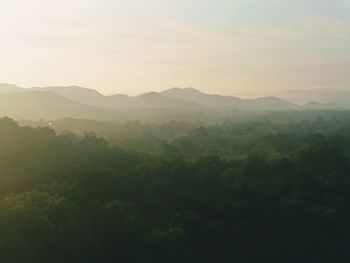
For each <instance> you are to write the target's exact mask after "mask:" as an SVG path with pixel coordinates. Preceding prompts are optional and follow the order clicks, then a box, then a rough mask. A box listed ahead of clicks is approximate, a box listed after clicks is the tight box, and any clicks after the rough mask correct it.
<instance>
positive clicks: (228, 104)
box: [161, 88, 298, 110]
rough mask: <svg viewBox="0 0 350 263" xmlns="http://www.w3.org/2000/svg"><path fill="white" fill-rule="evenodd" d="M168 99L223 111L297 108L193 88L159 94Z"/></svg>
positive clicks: (270, 99)
mask: <svg viewBox="0 0 350 263" xmlns="http://www.w3.org/2000/svg"><path fill="white" fill-rule="evenodd" d="M161 94H162V95H164V96H167V97H169V98H174V99H181V100H184V101H188V102H193V103H197V104H199V105H203V106H207V107H211V108H216V109H225V110H291V109H296V108H297V107H298V106H297V105H295V104H292V103H290V102H288V101H285V100H283V99H280V98H276V97H265V98H258V99H254V100H244V99H240V98H237V97H233V96H222V95H211V94H206V93H203V92H201V91H199V90H196V89H193V88H185V89H180V88H173V89H169V90H165V91H163V92H161Z"/></svg>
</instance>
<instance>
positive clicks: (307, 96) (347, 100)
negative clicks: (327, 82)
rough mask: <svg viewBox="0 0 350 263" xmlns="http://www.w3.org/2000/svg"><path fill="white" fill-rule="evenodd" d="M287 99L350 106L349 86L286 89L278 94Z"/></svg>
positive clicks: (297, 101) (304, 102) (301, 102)
mask: <svg viewBox="0 0 350 263" xmlns="http://www.w3.org/2000/svg"><path fill="white" fill-rule="evenodd" d="M279 96H280V97H283V98H285V99H287V100H289V101H295V102H296V103H299V104H307V103H309V102H310V101H311V102H315V101H317V102H320V103H329V102H332V103H334V104H336V106H337V107H343V108H350V88H318V89H301V90H287V91H283V92H281V93H280V95H279Z"/></svg>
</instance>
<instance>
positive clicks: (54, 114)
mask: <svg viewBox="0 0 350 263" xmlns="http://www.w3.org/2000/svg"><path fill="white" fill-rule="evenodd" d="M0 115H1V116H10V117H14V118H20V119H24V118H27V119H58V118H65V117H75V118H100V119H103V118H106V119H107V118H108V116H112V113H111V112H108V111H106V110H105V109H102V108H97V107H92V106H87V105H83V104H80V103H77V102H74V101H71V100H68V99H66V98H65V97H63V96H61V95H59V94H57V93H55V92H51V91H45V92H35V91H27V92H18V93H8V94H0Z"/></svg>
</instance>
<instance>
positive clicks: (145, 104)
mask: <svg viewBox="0 0 350 263" xmlns="http://www.w3.org/2000/svg"><path fill="white" fill-rule="evenodd" d="M30 90H33V91H52V92H55V93H57V94H60V95H62V96H63V97H65V98H67V99H70V100H72V101H76V102H79V103H82V104H85V105H91V106H98V107H106V108H119V109H120V108H197V107H199V106H198V105H195V104H194V103H190V102H186V101H181V100H178V99H172V98H168V97H165V96H163V95H161V94H159V93H156V92H150V93H145V94H142V95H140V96H136V97H129V96H127V95H122V94H116V95H111V96H104V95H102V94H101V93H99V92H97V91H96V90H92V89H85V88H82V87H77V86H69V87H44V88H32V89H30Z"/></svg>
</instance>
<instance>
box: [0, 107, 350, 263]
mask: <svg viewBox="0 0 350 263" xmlns="http://www.w3.org/2000/svg"><path fill="white" fill-rule="evenodd" d="M308 114H312V113H308ZM340 114H341V115H342V116H341V117H340V118H334V116H333V115H329V116H328V115H325V117H319V116H314V117H313V118H309V120H306V119H303V120H302V119H295V118H294V119H288V118H286V119H284V121H281V118H280V117H279V116H273V117H271V118H267V117H266V116H260V117H258V118H248V119H239V120H237V121H230V120H227V121H223V122H221V123H210V124H205V123H186V122H168V123H163V124H145V123H140V122H128V123H108V122H94V121H88V120H74V119H65V120H60V121H59V120H58V121H55V122H53V123H49V122H48V121H42V122H36V123H34V122H28V121H27V122H25V121H22V122H21V123H20V124H21V125H19V124H18V123H17V122H15V121H13V120H12V119H9V118H3V119H1V120H0V180H1V184H0V198H1V199H0V261H1V262H4V263H17V262H18V263H26V262H30V263H32V262H37V263H41V262H52V263H55V262H57V263H62V262H64V263H66V262H67V263H69V262H71V263H76V262H86V263H89V262H90V263H112V262H113V263H114V262H128V263H142V262H144V263H153V262H154V263H157V262H188V263H192V262H208V263H209V262H210V263H212V262H293V263H294V262H308V263H312V262H343V261H344V262H348V260H349V259H350V224H349V222H350V173H349V172H350V120H348V119H347V118H345V117H344V116H345V113H344V114H343V113H340ZM343 115H344V116H343ZM293 116H297V115H293ZM29 125H30V126H29ZM31 126H32V127H31ZM33 126H50V127H52V128H49V127H33ZM89 131H90V133H87V132H89ZM91 132H94V133H91Z"/></svg>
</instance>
